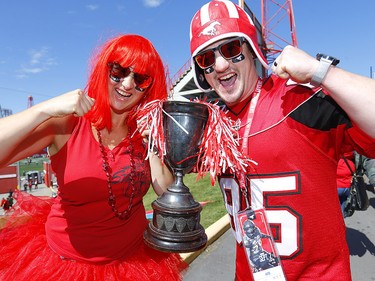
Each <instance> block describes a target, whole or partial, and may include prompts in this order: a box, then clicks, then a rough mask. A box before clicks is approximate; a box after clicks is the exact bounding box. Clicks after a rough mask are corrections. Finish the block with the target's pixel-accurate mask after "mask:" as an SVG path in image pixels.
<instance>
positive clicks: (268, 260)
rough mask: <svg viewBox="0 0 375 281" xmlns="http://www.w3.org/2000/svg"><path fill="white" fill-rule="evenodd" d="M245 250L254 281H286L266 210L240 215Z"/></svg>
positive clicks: (248, 210)
mask: <svg viewBox="0 0 375 281" xmlns="http://www.w3.org/2000/svg"><path fill="white" fill-rule="evenodd" d="M238 221H239V222H240V227H241V233H242V244H243V249H244V251H245V253H246V257H247V261H248V263H249V266H250V271H251V273H252V275H253V279H254V281H269V280H272V281H275V280H276V281H285V280H286V278H285V276H284V272H283V269H282V267H281V262H280V258H279V255H278V254H277V251H276V247H275V243H274V241H273V237H272V234H271V229H270V227H269V224H268V222H267V218H266V214H265V211H264V209H263V208H262V209H257V210H252V209H251V208H248V209H246V210H244V211H240V212H239V213H238Z"/></svg>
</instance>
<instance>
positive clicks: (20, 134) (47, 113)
mask: <svg viewBox="0 0 375 281" xmlns="http://www.w3.org/2000/svg"><path fill="white" fill-rule="evenodd" d="M93 103H94V101H93V100H92V99H91V98H89V97H87V96H86V95H85V94H83V92H82V91H81V90H75V91H71V92H69V93H66V94H64V95H61V96H58V97H56V98H53V99H50V100H48V101H45V102H42V103H39V104H37V105H34V106H32V107H30V108H29V109H27V110H24V111H22V112H20V113H17V114H14V115H10V116H8V117H5V118H1V119H0V132H1V134H0V143H1V149H0V167H2V166H6V165H8V164H11V163H14V162H16V161H18V160H21V159H24V158H26V157H28V156H31V155H33V154H35V153H37V152H39V151H41V150H42V149H44V148H46V147H48V146H50V145H51V144H53V143H54V140H55V136H56V135H58V134H64V123H65V122H66V121H67V120H68V118H62V117H69V116H72V114H75V115H77V116H82V115H84V114H85V113H86V112H87V111H88V110H90V108H91V106H92V105H93Z"/></svg>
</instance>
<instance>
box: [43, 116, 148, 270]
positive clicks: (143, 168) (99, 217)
mask: <svg viewBox="0 0 375 281" xmlns="http://www.w3.org/2000/svg"><path fill="white" fill-rule="evenodd" d="M130 142H131V144H132V146H133V148H134V152H133V153H132V154H133V155H130V153H129V144H130ZM106 151H107V155H108V163H109V165H110V167H111V169H112V190H113V193H114V194H115V196H116V208H117V209H118V210H119V211H120V212H122V211H124V210H126V209H127V207H128V205H129V198H130V196H131V193H132V186H131V184H134V185H135V196H134V198H133V203H132V206H133V207H132V209H131V216H130V218H129V219H127V220H120V219H119V218H117V217H116V216H115V214H114V213H113V211H112V209H111V206H110V205H109V204H108V197H109V193H108V184H107V177H106V174H105V172H104V171H103V166H102V163H103V160H102V155H101V152H100V148H99V143H98V142H97V141H96V140H95V138H94V136H93V133H92V130H91V125H90V123H89V122H88V121H87V120H86V119H85V118H79V119H78V123H77V125H76V126H75V128H74V131H73V133H72V135H71V137H70V139H69V140H68V142H67V143H66V144H65V146H64V147H63V148H62V149H61V150H60V151H59V152H58V153H57V154H55V155H53V156H52V157H51V166H52V168H53V170H54V172H55V173H56V176H57V178H58V180H59V181H58V186H59V189H58V190H59V192H58V197H57V198H56V199H57V200H56V202H55V204H54V205H53V206H52V209H51V212H50V214H49V216H48V219H47V222H46V235H47V241H48V244H49V245H50V247H51V248H52V249H53V250H54V251H55V252H56V253H57V254H59V255H60V256H61V257H63V258H68V259H74V260H78V261H79V260H81V261H88V262H97V263H103V262H111V261H113V260H117V259H122V258H124V257H127V256H130V255H131V254H132V253H133V252H134V251H135V250H136V249H137V247H138V246H139V243H140V242H141V241H142V239H143V232H144V230H145V228H146V226H147V219H146V215H145V210H144V207H143V203H142V198H143V196H144V194H146V192H147V190H148V189H149V187H150V183H151V176H150V167H149V163H148V161H145V157H146V154H145V153H146V150H145V148H144V147H143V145H142V141H141V137H140V135H139V134H136V135H135V136H134V137H132V138H130V136H129V137H127V138H126V139H124V140H123V141H122V142H121V143H120V144H118V145H117V146H116V147H115V148H114V149H112V151H110V150H109V149H106ZM130 157H133V159H134V161H135V171H134V172H135V179H134V180H130V176H129V175H130V173H131V167H130V164H129V163H130ZM103 237H105V239H103Z"/></svg>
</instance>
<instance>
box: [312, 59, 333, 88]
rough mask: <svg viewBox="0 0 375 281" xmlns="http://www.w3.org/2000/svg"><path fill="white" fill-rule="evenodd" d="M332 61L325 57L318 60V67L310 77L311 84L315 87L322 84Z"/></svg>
mask: <svg viewBox="0 0 375 281" xmlns="http://www.w3.org/2000/svg"><path fill="white" fill-rule="evenodd" d="M331 64H332V61H331V60H327V59H325V58H321V59H320V60H319V65H318V68H317V69H316V71H315V73H314V74H313V76H312V78H311V82H310V83H311V84H312V85H313V86H315V87H318V86H320V84H322V82H323V79H324V77H326V75H327V72H328V70H329V67H330V66H331Z"/></svg>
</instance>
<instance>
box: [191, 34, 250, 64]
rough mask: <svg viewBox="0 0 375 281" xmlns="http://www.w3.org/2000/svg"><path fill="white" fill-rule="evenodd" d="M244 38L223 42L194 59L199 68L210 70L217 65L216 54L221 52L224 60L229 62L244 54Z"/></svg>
mask: <svg viewBox="0 0 375 281" xmlns="http://www.w3.org/2000/svg"><path fill="white" fill-rule="evenodd" d="M244 41H245V38H244V37H236V38H234V39H231V40H229V41H226V42H223V43H222V44H220V45H219V46H217V47H215V48H212V49H208V50H205V51H203V52H201V53H199V54H197V55H196V56H195V57H194V60H195V61H196V63H197V64H198V66H199V67H200V68H202V69H206V68H209V67H211V66H213V65H214V64H215V52H216V51H219V53H220V54H221V55H222V57H223V58H225V59H227V60H229V59H232V58H235V57H237V56H239V55H241V54H242V44H243V42H244Z"/></svg>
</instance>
